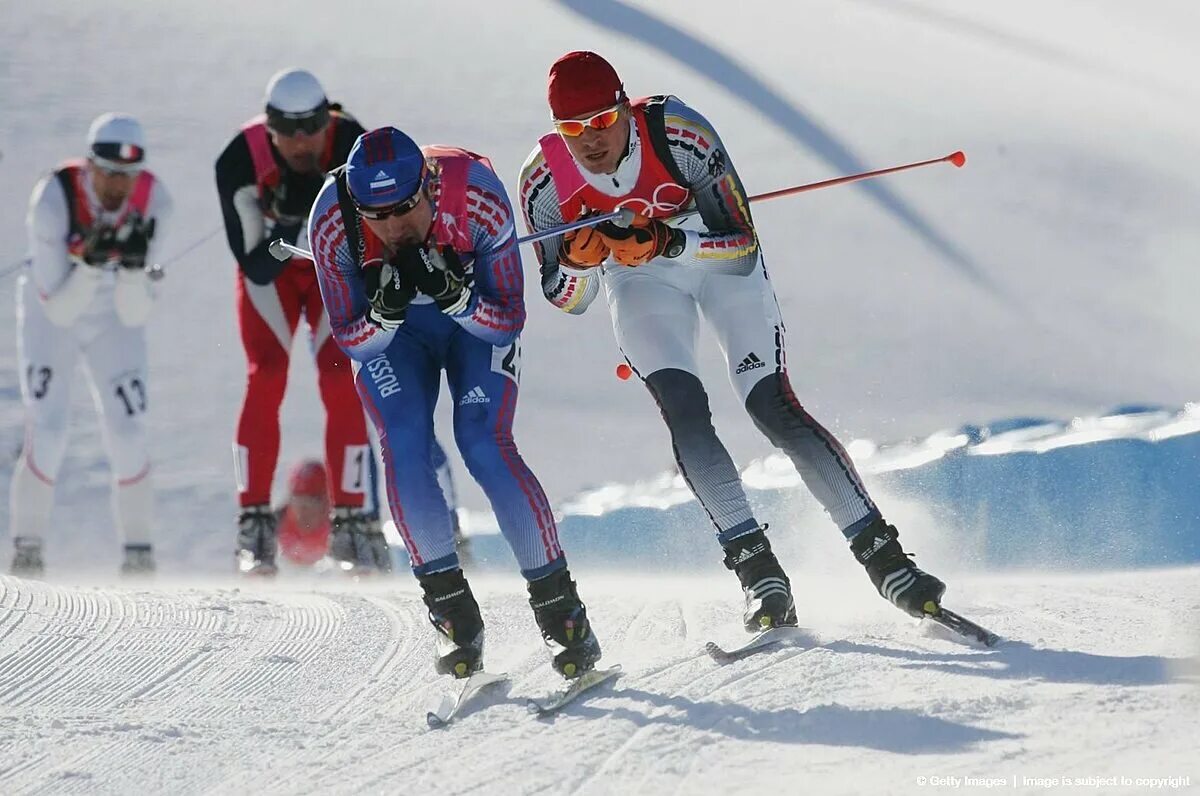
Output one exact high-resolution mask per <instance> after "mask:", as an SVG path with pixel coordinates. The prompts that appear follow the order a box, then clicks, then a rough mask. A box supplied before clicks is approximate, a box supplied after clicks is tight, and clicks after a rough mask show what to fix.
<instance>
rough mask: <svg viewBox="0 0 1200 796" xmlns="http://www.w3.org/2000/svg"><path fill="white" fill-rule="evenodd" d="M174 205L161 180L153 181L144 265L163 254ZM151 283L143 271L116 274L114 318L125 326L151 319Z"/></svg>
mask: <svg viewBox="0 0 1200 796" xmlns="http://www.w3.org/2000/svg"><path fill="white" fill-rule="evenodd" d="M172 209H173V204H172V202H171V195H170V193H168V192H167V189H166V187H165V186H164V185H163V184H162V182H161V181H158V180H155V182H154V194H153V195H152V196H151V197H150V206H149V207H148V208H147V214H148V215H149V216H150V218H152V219H154V237H152V238H151V239H150V245H149V246H148V247H147V249H146V265H147V266H149V265H152V264H153V263H155V262H157V257H158V254H159V252H161V251H162V248H163V247H162V241H163V237H164V234H165V232H166V230H167V229H168V228H169V218H170V215H171V211H172ZM154 298H155V289H154V283H153V282H151V281H150V277H149V276H148V275H147V273H146V272H145V271H144V270H133V269H129V268H122V269H121V270H120V271H118V272H117V286H116V289H115V291H114V293H113V303H114V305H115V307H116V310H117V318H119V319H120V321H121V323H122V324H124V325H125V326H142V325H144V324H145V323H146V321H147V320H149V318H150V310H151V309H152V308H153V306H154Z"/></svg>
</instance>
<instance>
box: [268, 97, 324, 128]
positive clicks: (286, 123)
mask: <svg viewBox="0 0 1200 796" xmlns="http://www.w3.org/2000/svg"><path fill="white" fill-rule="evenodd" d="M327 124H329V103H322V104H321V105H319V106H317V107H316V108H314V109H313V110H311V111H305V112H304V113H285V112H284V111H281V110H279V109H278V108H274V107H272V106H270V105H268V106H267V127H270V128H271V129H272V130H274V131H275V132H277V133H279V134H280V135H282V136H293V135H296V134H297V133H304V134H305V135H313V134H315V133H318V132H320V131H321V129H322V128H323V127H324V126H325V125H327Z"/></svg>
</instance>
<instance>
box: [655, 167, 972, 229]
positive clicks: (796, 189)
mask: <svg viewBox="0 0 1200 796" xmlns="http://www.w3.org/2000/svg"><path fill="white" fill-rule="evenodd" d="M966 162H967V156H966V155H965V154H963V153H962V152H961V151H959V152H951V153H950V154H949V155H946V156H945V157H941V158H932V159H930V160H921V161H918V162H916V163H905V164H904V165H903V166H892V167H891V168H889V169H877V170H875V171H864V172H863V173H862V174H849V175H847V176H845V177H834V178H833V179H832V180H821V181H820V182H810V183H807V184H805V185H794V186H792V187H791V188H780V189H779V190H777V191H767V192H766V193H758V194H755V195H754V196H751V197H750V198H749V200H748V201H749V202H750V203H752V204H753V203H754V202H765V201H767V200H768V199H779V198H780V197H784V196H791V195H793V194H798V193H804V192H806V191H815V190H817V189H818V188H832V187H833V186H834V185H845V184H846V183H848V182H858V181H859V180H869V179H872V178H874V177H882V176H883V175H885V174H895V173H896V172H898V171H908V170H909V169H917V168H920V167H921V166H932V165H933V164H934V163H953V164H954V165H955V166H956V167H958V168H962V167H963V165H964V164H965V163H966ZM697 212H698V211H697V210H695V209H692V210H687V211H685V212H683V213H679V214H678V215H676V216H673V218H683V217H685V216H690V215H693V214H695V213H697Z"/></svg>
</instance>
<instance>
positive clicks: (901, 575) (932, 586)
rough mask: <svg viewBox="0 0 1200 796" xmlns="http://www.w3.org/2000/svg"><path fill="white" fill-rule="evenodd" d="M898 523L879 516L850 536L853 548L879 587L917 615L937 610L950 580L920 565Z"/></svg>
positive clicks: (918, 616)
mask: <svg viewBox="0 0 1200 796" xmlns="http://www.w3.org/2000/svg"><path fill="white" fill-rule="evenodd" d="M898 536H899V532H897V531H896V528H895V526H893V525H889V524H887V523H886V522H884V521H883V518H882V517H881V518H879V519H877V520H875V521H874V522H873V523H871V524H870V525H868V526H867V527H866V528H864V529H863V530H861V531H859V532H858V533H857V534H856V535H855V536H854V538H853V539H851V540H850V552H852V553H854V557H855V558H857V559H858V563H860V564H862V565H863V566H864V567H865V568H866V570H867V575H869V576H870V578H871V583H873V584H874V585H875V589H876V591H878V592H879V594H880V596H881V597H883V598H884V599H885V600H887V601H888V602H890V603H892V604H893V605H895V606H896V607H897V608H899V609H900V610H902V611H904V612H905V613H907V614H909V615H911V616H915V617H917V618H920V617H923V616H925V615H926V614H936V613H937V611H938V607H939V605H940V603H941V601H942V594H943V593H944V592H945V591H946V584H945V583H942V582H941V581H940V580H938V579H937V578H935V577H934V576H933V575H930V574H929V573H928V572H923V571H922V570H920V569H918V568H917V566H916V565H915V564H913V562H912V560H911V559H910V558H909V554H908V553H905V552H904V548H902V547H901V546H900V541H899V540H898V539H897V537H898Z"/></svg>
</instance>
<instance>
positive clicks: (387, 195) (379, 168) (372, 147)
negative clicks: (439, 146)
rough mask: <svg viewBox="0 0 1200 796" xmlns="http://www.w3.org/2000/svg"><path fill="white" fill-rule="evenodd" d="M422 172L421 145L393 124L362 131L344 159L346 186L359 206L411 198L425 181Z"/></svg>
mask: <svg viewBox="0 0 1200 796" xmlns="http://www.w3.org/2000/svg"><path fill="white" fill-rule="evenodd" d="M426 173H427V170H426V166H425V155H424V153H422V152H421V148H420V147H419V146H417V145H416V143H415V142H414V141H413V140H412V139H411V138H409V137H408V136H407V135H405V134H404V133H402V132H400V131H399V130H397V129H396V128H395V127H380V128H377V129H375V130H371V131H370V132H367V133H363V134H362V135H360V136H359V137H358V139H357V140H356V141H355V142H354V146H353V147H352V148H351V149H350V156H349V157H348V158H347V159H346V186H347V187H348V188H349V189H350V197H351V198H352V199H353V200H354V203H355V204H356V205H359V206H361V207H384V206H388V205H396V204H401V203H405V202H410V201H413V200H415V199H416V197H417V196H418V194H419V192H420V190H421V186H422V185H424V184H425V176H426ZM413 204H415V201H413Z"/></svg>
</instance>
